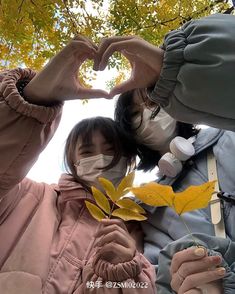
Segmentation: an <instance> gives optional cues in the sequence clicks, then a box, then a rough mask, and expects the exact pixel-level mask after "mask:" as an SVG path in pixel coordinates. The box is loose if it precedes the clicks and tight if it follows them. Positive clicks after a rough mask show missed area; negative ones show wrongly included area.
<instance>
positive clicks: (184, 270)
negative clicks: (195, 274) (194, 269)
mask: <svg viewBox="0 0 235 294" xmlns="http://www.w3.org/2000/svg"><path fill="white" fill-rule="evenodd" d="M188 273H189V268H188V265H187V264H186V263H183V264H182V265H181V267H180V274H181V275H182V276H184V277H186V276H187V275H188Z"/></svg>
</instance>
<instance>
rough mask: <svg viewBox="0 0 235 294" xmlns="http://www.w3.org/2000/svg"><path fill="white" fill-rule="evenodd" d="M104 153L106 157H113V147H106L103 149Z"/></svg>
mask: <svg viewBox="0 0 235 294" xmlns="http://www.w3.org/2000/svg"><path fill="white" fill-rule="evenodd" d="M105 153H106V154H107V155H110V154H111V155H113V153H114V147H113V146H107V147H106V148H105Z"/></svg>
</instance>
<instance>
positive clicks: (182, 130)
mask: <svg viewBox="0 0 235 294" xmlns="http://www.w3.org/2000/svg"><path fill="white" fill-rule="evenodd" d="M134 91H135V90H131V91H127V92H125V93H122V94H121V95H120V96H119V98H118V99H117V102H116V105H115V111H114V120H115V121H116V122H117V123H118V124H119V125H120V128H121V129H122V131H123V132H124V133H125V134H126V135H127V136H129V139H130V140H132V141H134V142H135V144H136V148H137V154H138V157H139V158H140V162H139V163H138V166H137V169H139V170H143V171H149V170H152V169H153V168H154V167H155V166H156V165H157V164H158V161H159V159H160V158H161V155H160V152H158V151H156V150H152V149H150V148H149V147H147V146H145V145H143V144H139V143H138V142H137V141H136V128H134V127H133V125H132V118H133V115H136V113H133V111H131V109H132V108H133V105H134V101H133V95H134ZM156 108H157V106H156ZM158 111H159V109H158ZM176 128H177V135H178V136H181V137H184V138H185V139H188V138H190V137H192V136H195V135H196V134H197V133H198V132H199V129H197V128H196V127H195V126H194V125H193V124H187V123H183V122H179V121H177V124H176Z"/></svg>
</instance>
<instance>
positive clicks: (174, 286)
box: [115, 89, 235, 294]
mask: <svg viewBox="0 0 235 294" xmlns="http://www.w3.org/2000/svg"><path fill="white" fill-rule="evenodd" d="M146 98H147V97H146V90H145V89H135V90H131V91H128V92H126V93H123V94H121V95H120V96H119V98H118V100H117V103H116V108H115V120H116V121H117V122H118V123H119V125H120V127H121V128H122V130H123V132H125V133H126V134H127V135H128V137H129V138H130V139H132V140H133V141H134V142H136V145H137V150H138V151H137V152H138V155H139V158H140V162H139V165H138V169H142V170H144V171H148V170H151V169H153V168H154V167H155V166H156V165H158V167H159V172H158V177H157V179H156V181H157V182H158V183H160V184H163V185H171V186H172V188H173V190H174V191H175V192H181V191H183V190H185V189H186V188H188V187H189V186H191V185H200V184H203V183H205V182H207V181H209V180H212V179H216V180H217V178H215V177H214V176H215V174H216V171H217V174H218V186H217V187H216V190H217V193H219V196H220V197H221V198H220V199H219V198H217V196H216V195H214V196H213V198H212V202H211V203H210V204H209V205H208V207H206V208H205V209H199V210H195V211H192V212H188V213H185V214H184V215H183V218H184V220H185V222H186V223H187V225H188V227H189V228H190V230H191V232H192V233H193V235H195V238H196V240H197V242H198V244H200V245H202V246H204V247H206V248H207V251H206V252H205V251H202V252H200V253H201V255H197V254H194V250H191V251H187V250H185V251H181V250H183V249H186V248H187V247H190V246H192V243H193V242H192V236H191V235H188V232H187V230H186V229H185V226H184V224H183V223H182V221H181V219H180V218H179V216H178V215H177V214H176V213H175V212H174V211H173V210H172V209H171V208H169V207H157V208H153V207H149V206H148V207H147V209H148V211H149V213H150V215H149V217H148V220H147V221H145V222H143V223H142V228H143V230H144V232H145V250H144V254H145V256H146V257H147V258H148V259H149V260H150V262H151V263H152V264H154V265H155V266H156V272H157V290H158V293H163V294H167V293H173V292H172V291H173V290H174V291H176V292H177V291H178V292H177V293H186V292H187V291H189V290H190V291H191V290H192V289H191V288H193V290H192V291H199V290H198V289H194V288H196V287H199V286H202V285H203V284H205V283H206V285H204V286H203V289H204V290H205V291H206V289H207V291H209V292H208V293H233V291H234V290H235V283H234V277H235V272H234V266H235V262H234V257H233V256H234V250H235V230H234V226H233V220H234V215H235V206H234V205H233V202H234V199H235V194H234V191H235V179H234V174H235V133H234V132H232V131H223V130H220V129H215V128H206V129H199V128H198V127H197V126H195V125H192V124H186V123H182V122H178V121H176V120H175V119H173V118H172V117H171V116H170V115H168V114H167V113H166V112H165V111H164V110H163V109H161V108H159V107H158V106H157V107H156V105H155V104H151V103H149V100H148V99H146ZM156 197H157V196H156ZM178 251H180V252H182V254H179V253H177V252H178ZM225 252H226V254H225ZM210 255H212V256H210ZM215 255H219V256H220V257H218V256H217V257H215ZM213 262H215V264H214V266H215V267H216V268H215V267H213V266H212V264H213ZM171 264H172V265H171ZM170 265H171V269H170ZM170 270H171V271H170ZM196 273H197V274H198V275H196ZM223 273H224V277H223ZM171 274H172V276H171ZM220 275H221V276H220ZM209 276H210V278H211V281H213V279H215V278H216V277H217V278H218V277H219V278H221V277H223V279H222V280H220V282H216V283H207V282H206V281H205V279H206V278H208V280H209V279H210V278H209ZM202 277H203V278H202ZM208 280H207V281H208ZM210 291H211V292H210ZM213 291H214V292H213ZM216 291H218V292H216ZM187 293H191V292H187ZM192 293H200V292H192Z"/></svg>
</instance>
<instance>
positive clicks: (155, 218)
mask: <svg viewBox="0 0 235 294" xmlns="http://www.w3.org/2000/svg"><path fill="white" fill-rule="evenodd" d="M194 147H195V150H196V154H195V156H194V157H193V158H191V160H190V161H189V162H188V163H187V164H185V165H184V168H183V171H182V172H181V174H179V175H178V176H177V177H176V178H173V179H172V178H164V177H162V178H161V179H159V180H158V182H159V183H160V184H166V185H171V186H172V187H173V189H174V191H175V192H180V191H183V190H185V189H186V188H187V187H188V186H191V185H200V184H202V183H204V182H207V181H208V174H207V150H209V149H211V148H212V150H213V153H214V156H215V158H216V161H217V173H218V181H219V186H220V190H221V191H222V192H224V200H223V206H224V207H223V213H224V220H225V227H226V234H227V239H226V240H225V239H222V240H221V239H220V238H217V237H214V236H215V233H214V226H213V224H212V223H211V215H210V208H209V206H208V207H207V208H205V209H199V210H195V211H192V212H188V213H184V214H183V215H182V217H183V218H184V221H185V222H186V223H187V225H188V227H189V228H190V230H191V232H193V233H194V234H199V235H198V237H197V238H199V243H200V240H201V242H202V245H204V244H207V246H206V247H207V248H208V249H209V252H210V251H211V253H213V252H218V253H221V254H222V255H223V259H224V263H226V264H227V267H226V268H227V269H230V270H229V271H232V272H234V271H235V226H234V219H235V176H234V175H235V132H231V131H222V130H218V129H214V128H208V129H202V130H201V131H200V132H199V133H198V135H197V137H196V141H195V142H194ZM147 209H148V211H149V212H150V216H149V217H148V220H147V221H145V222H142V227H143V230H144V233H145V250H144V254H145V256H146V257H147V258H148V259H149V260H150V262H151V263H152V264H155V265H156V269H157V289H158V294H159V293H160V294H167V293H174V292H172V290H170V284H169V281H170V276H169V265H170V261H171V258H172V256H173V254H174V253H176V252H177V251H178V250H182V249H184V248H187V247H188V246H189V242H190V240H191V245H192V237H190V236H186V235H187V234H188V231H187V229H186V227H185V225H184V224H183V222H182V220H181V219H180V218H179V216H178V215H177V214H176V213H175V212H174V211H173V210H172V209H171V208H168V207H158V208H156V207H149V206H148V207H147ZM185 236H186V237H185ZM182 238H183V239H182ZM176 240H177V241H176ZM174 241H175V242H174ZM172 242H173V243H172ZM220 246H221V247H220ZM224 252H226V254H224ZM224 289H225V292H224V293H226V294H232V293H235V275H234V274H233V275H232V274H227V275H226V277H225V278H224Z"/></svg>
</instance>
